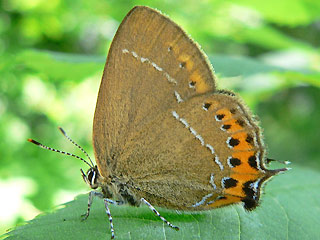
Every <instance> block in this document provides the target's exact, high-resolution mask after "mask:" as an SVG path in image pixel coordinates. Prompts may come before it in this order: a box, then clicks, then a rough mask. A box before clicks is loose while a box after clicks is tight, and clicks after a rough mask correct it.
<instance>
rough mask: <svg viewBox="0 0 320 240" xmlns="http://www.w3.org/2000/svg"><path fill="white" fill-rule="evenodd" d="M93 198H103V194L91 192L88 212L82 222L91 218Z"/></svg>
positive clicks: (83, 216) (83, 215)
mask: <svg viewBox="0 0 320 240" xmlns="http://www.w3.org/2000/svg"><path fill="white" fill-rule="evenodd" d="M93 197H99V198H103V194H102V193H101V192H96V191H91V192H90V193H89V198H88V210H87V212H86V213H85V214H82V215H81V217H82V221H84V220H86V219H87V218H88V217H89V214H90V209H91V205H92V201H93Z"/></svg>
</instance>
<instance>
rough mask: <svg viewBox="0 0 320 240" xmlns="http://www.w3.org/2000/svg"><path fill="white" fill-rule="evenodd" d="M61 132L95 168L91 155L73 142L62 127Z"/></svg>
mask: <svg viewBox="0 0 320 240" xmlns="http://www.w3.org/2000/svg"><path fill="white" fill-rule="evenodd" d="M58 128H59V130H60V132H61V133H62V134H63V136H65V137H66V138H67V139H68V140H69V141H70V142H71V143H72V144H73V145H75V146H76V147H78V148H79V149H80V150H81V151H82V152H83V153H84V154H85V155H86V156H87V157H88V159H89V160H90V162H91V164H92V166H94V164H93V162H92V160H91V158H90V156H89V154H88V153H87V152H86V151H85V150H84V149H83V148H82V147H81V146H80V145H79V144H77V143H76V142H75V141H73V140H72V139H71V138H70V137H69V136H68V135H67V134H66V132H65V131H64V130H63V129H62V127H58Z"/></svg>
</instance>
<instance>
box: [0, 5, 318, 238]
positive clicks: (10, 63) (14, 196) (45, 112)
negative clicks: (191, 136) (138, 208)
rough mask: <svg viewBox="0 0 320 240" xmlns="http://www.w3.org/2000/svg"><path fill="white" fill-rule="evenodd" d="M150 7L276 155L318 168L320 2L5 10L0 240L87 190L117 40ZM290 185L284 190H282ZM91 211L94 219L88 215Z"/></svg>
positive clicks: (0, 32) (0, 36) (0, 26)
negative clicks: (206, 62)
mask: <svg viewBox="0 0 320 240" xmlns="http://www.w3.org/2000/svg"><path fill="white" fill-rule="evenodd" d="M135 5H148V6H151V7H154V8H157V9H159V10H161V11H162V12H164V13H166V14H167V15H169V16H170V18H171V19H173V20H174V21H175V22H177V23H178V24H179V25H181V26H182V27H183V28H184V29H185V30H186V31H187V32H188V33H189V34H191V36H192V37H193V39H195V40H196V41H197V42H198V43H200V45H201V46H202V48H203V49H204V51H205V52H206V53H207V54H208V55H209V58H210V60H211V62H212V64H213V66H214V68H215V71H216V73H217V75H218V77H219V82H218V86H219V87H220V88H228V89H233V90H234V91H236V92H238V93H239V94H240V96H242V97H243V98H244V99H245V101H246V102H247V103H248V104H249V106H250V107H251V109H252V110H253V112H254V113H255V114H257V115H258V116H259V118H260V121H261V125H262V127H263V128H264V135H265V141H266V143H267V145H268V150H269V157H270V158H275V159H279V160H289V161H291V162H294V163H296V164H297V166H299V164H300V165H304V166H305V167H308V168H313V169H316V170H317V171H320V152H319V146H318V145H319V137H320V126H319V123H320V107H319V104H320V91H319V87H320V52H319V45H320V41H319V40H320V1H318V0H283V1H279V0H277V1H275V0H270V1H249V0H237V1H224V0H206V1H191V0H188V1H166V0H161V1H156V0H152V1H151V0H148V1H134V0H127V1H124V0H104V1H103V0H90V1H85V0H72V1H71V0H64V1H63V0H51V1H45V0H2V1H0V56H1V58H0V136H1V139H2V140H1V143H0V193H1V197H0V234H1V233H4V232H5V231H6V229H8V228H10V227H13V226H15V225H16V224H19V223H22V222H23V221H25V220H29V219H32V218H33V217H34V216H36V215H37V214H39V213H41V212H43V211H47V210H50V209H52V208H53V206H56V205H58V204H61V203H64V202H66V201H68V200H72V199H73V197H74V196H76V195H77V194H78V193H84V192H87V191H88V188H87V187H86V185H85V183H84V182H83V181H82V178H81V176H80V172H79V168H80V167H84V168H86V167H85V165H84V164H83V163H82V162H80V161H79V160H77V159H73V158H70V157H67V156H63V155H58V154H56V153H52V152H49V151H45V150H42V149H39V148H37V147H35V146H34V145H32V144H30V143H28V142H27V141H26V139H27V138H34V139H36V140H38V141H40V142H42V143H44V144H46V145H49V146H51V147H55V148H58V149H61V150H65V151H70V152H72V153H75V154H78V155H80V156H83V154H81V152H79V150H78V149H76V148H75V147H73V146H72V145H71V144H70V143H69V142H68V141H67V140H66V139H65V138H64V137H63V136H62V135H61V134H60V132H59V131H58V130H57V127H58V126H62V127H63V128H64V129H65V130H66V132H67V133H68V134H69V135H70V136H71V137H72V138H73V139H74V140H75V141H76V142H78V143H79V144H80V145H81V146H83V148H85V149H86V150H87V151H88V152H89V154H90V155H91V156H93V151H92V145H91V131H92V119H93V113H94V108H95V101H96V97H97V93H98V87H99V84H100V78H101V76H102V71H103V66H104V62H105V59H106V55H107V52H108V48H109V45H110V42H111V40H112V37H113V35H114V33H115V31H116V29H117V27H118V25H119V23H120V22H121V20H122V19H123V17H124V16H125V15H126V13H127V12H128V11H129V10H130V9H131V8H132V7H133V6H135ZM283 184H286V183H283ZM85 208H86V207H85V206H84V211H85Z"/></svg>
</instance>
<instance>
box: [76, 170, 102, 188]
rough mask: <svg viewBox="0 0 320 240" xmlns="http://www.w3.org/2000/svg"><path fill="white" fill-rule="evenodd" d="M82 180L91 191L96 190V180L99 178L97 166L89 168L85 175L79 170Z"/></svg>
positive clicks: (97, 185)
mask: <svg viewBox="0 0 320 240" xmlns="http://www.w3.org/2000/svg"><path fill="white" fill-rule="evenodd" d="M80 171H81V174H82V178H83V180H84V181H85V182H86V183H87V184H88V185H89V186H90V188H92V189H96V188H98V187H99V184H98V179H99V177H100V174H99V170H98V167H97V166H94V167H90V168H89V169H88V171H87V173H84V171H83V170H82V169H80Z"/></svg>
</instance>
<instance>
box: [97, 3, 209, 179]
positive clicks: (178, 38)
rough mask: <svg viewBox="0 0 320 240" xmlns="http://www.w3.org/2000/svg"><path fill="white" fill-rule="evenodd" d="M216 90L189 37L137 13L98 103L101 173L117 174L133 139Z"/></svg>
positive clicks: (122, 32)
mask: <svg viewBox="0 0 320 240" xmlns="http://www.w3.org/2000/svg"><path fill="white" fill-rule="evenodd" d="M214 89H215V83H214V75H213V72H212V70H211V67H210V65H209V64H208V62H207V59H206V57H205V56H204V55H203V53H202V52H201V51H200V49H199V48H198V46H197V45H196V44H195V43H194V42H193V41H192V40H191V39H190V38H189V37H188V36H187V35H186V34H185V32H184V31H183V30H182V29H181V28H180V27H179V26H177V25H176V24H175V23H173V22H172V21H171V20H169V19H168V18H167V17H165V16H163V15H162V14H160V13H159V12H157V11H155V10H152V9H150V8H147V7H136V8H134V9H133V10H132V11H131V12H130V13H129V14H128V15H127V16H126V18H125V19H124V20H123V22H122V23H121V25H120V27H119V29H118V31H117V33H116V35H115V37H114V40H113V42H112V44H111V47H110V50H109V54H108V58H107V62H106V66H105V69H104V74H103V77H102V81H101V85H100V90H99V95H98V99H97V105H96V111H95V116H94V123H93V144H94V148H95V155H96V160H97V164H98V167H99V169H100V173H102V174H104V173H107V172H110V171H112V169H113V168H114V166H113V163H114V159H117V158H119V156H120V155H121V154H122V153H123V152H125V151H126V149H125V143H126V141H127V139H129V138H130V136H131V135H132V134H135V133H136V132H139V131H141V130H143V129H144V128H145V127H144V126H145V125H150V124H152V122H154V121H155V119H157V118H158V116H159V115H160V116H161V115H163V114H164V113H167V112H168V109H170V108H173V107H174V106H176V105H177V104H178V103H180V102H182V101H185V100H186V99H188V98H190V97H192V96H194V95H196V94H199V93H205V92H208V91H212V90H214ZM142 140H143V139H142Z"/></svg>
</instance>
